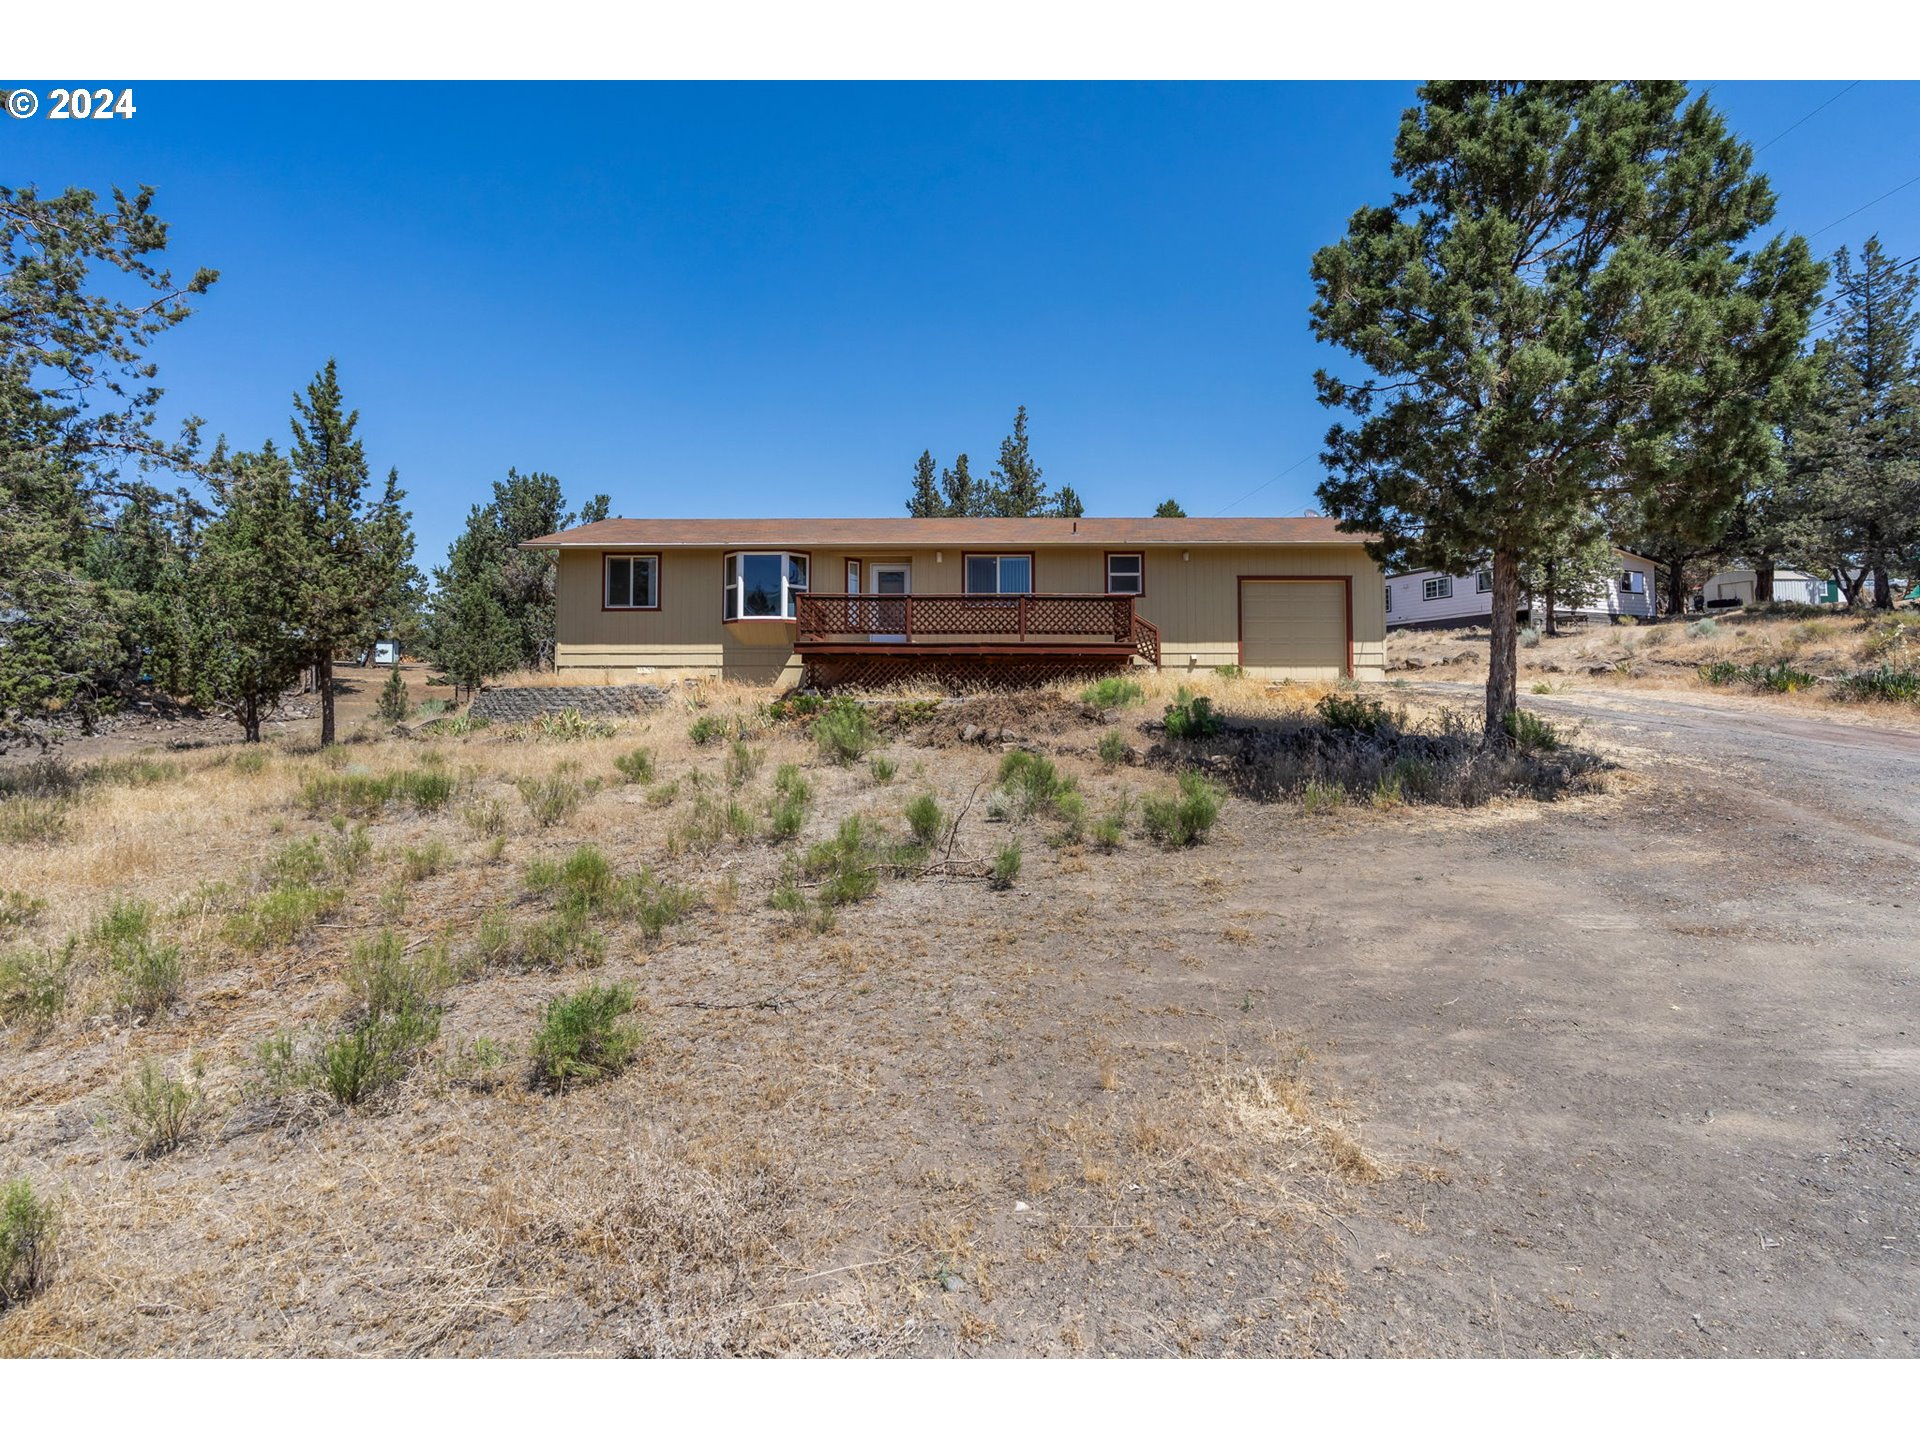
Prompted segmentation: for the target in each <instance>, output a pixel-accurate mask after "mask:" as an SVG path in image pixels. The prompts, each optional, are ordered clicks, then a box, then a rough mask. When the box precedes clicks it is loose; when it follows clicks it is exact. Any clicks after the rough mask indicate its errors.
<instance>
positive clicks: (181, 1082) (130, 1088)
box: [112, 1055, 207, 1159]
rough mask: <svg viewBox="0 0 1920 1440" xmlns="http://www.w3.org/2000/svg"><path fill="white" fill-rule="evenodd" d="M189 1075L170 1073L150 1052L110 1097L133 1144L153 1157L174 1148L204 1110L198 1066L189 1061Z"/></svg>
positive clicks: (120, 1126)
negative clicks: (183, 1076)
mask: <svg viewBox="0 0 1920 1440" xmlns="http://www.w3.org/2000/svg"><path fill="white" fill-rule="evenodd" d="M188 1075H189V1076H190V1077H191V1078H182V1077H180V1076H178V1075H170V1074H168V1073H167V1068H166V1067H165V1066H164V1065H162V1064H161V1063H160V1062H159V1060H157V1059H156V1058H154V1057H153V1056H151V1055H149V1056H147V1057H146V1058H145V1059H143V1060H141V1061H140V1063H139V1064H138V1065H136V1066H134V1068H133V1073H132V1074H130V1075H128V1076H127V1077H126V1079H124V1080H122V1081H121V1082H120V1087H119V1089H118V1090H117V1091H116V1092H115V1093H114V1097H113V1101H112V1111H113V1118H114V1120H115V1121H116V1122H117V1124H118V1126H119V1129H120V1132H121V1133H122V1134H123V1135H125V1136H126V1138H127V1139H128V1140H129V1141H131V1142H132V1144H133V1147H134V1148H135V1149H136V1150H138V1151H139V1152H140V1154H142V1155H144V1156H146V1157H147V1158H148V1159H152V1158H153V1157H154V1156H156V1155H164V1154H166V1153H167V1152H168V1151H169V1150H176V1149H178V1148H179V1147H180V1145H181V1144H182V1143H183V1142H184V1141H185V1140H186V1138H187V1137H188V1135H190V1134H191V1133H192V1132H193V1129H194V1127H195V1126H196V1125H197V1124H199V1122H200V1119H201V1117H202V1115H203V1114H204V1113H205V1112H206V1108H207V1100H206V1096H205V1095H204V1094H203V1093H202V1092H201V1089H200V1077H201V1069H200V1067H199V1066H198V1065H197V1064H195V1063H193V1062H189V1064H188Z"/></svg>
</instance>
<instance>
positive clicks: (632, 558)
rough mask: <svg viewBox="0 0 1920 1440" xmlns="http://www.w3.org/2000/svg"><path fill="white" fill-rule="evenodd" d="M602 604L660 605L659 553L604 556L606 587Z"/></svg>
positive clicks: (622, 607)
mask: <svg viewBox="0 0 1920 1440" xmlns="http://www.w3.org/2000/svg"><path fill="white" fill-rule="evenodd" d="M601 605H602V606H603V608H605V609H608V610H658V609H659V608H660V557H659V556H658V555H609V556H607V575H606V589H605V591H604V592H603V595H602V598H601Z"/></svg>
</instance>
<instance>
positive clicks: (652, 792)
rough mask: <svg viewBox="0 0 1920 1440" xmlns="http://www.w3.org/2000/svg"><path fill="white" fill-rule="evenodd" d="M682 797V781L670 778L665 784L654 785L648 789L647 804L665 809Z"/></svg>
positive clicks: (657, 808) (658, 808)
mask: <svg viewBox="0 0 1920 1440" xmlns="http://www.w3.org/2000/svg"><path fill="white" fill-rule="evenodd" d="M679 798H680V782H679V781H678V780H669V781H668V782H667V783H666V784H664V785H655V786H652V787H651V788H650V789H649V790H648V791H647V804H649V805H651V806H653V808H654V809H656V810H664V809H666V808H667V806H669V805H671V804H673V802H674V801H675V800H677V799H679Z"/></svg>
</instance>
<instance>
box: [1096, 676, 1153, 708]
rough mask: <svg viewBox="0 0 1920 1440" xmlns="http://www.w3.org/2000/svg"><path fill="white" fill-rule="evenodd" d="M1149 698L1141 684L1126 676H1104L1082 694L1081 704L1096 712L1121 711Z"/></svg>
mask: <svg viewBox="0 0 1920 1440" xmlns="http://www.w3.org/2000/svg"><path fill="white" fill-rule="evenodd" d="M1146 698H1147V692H1146V691H1145V690H1142V689H1141V688H1140V682H1139V681H1137V680H1129V679H1127V678H1126V676H1124V675H1104V676H1102V677H1101V678H1100V679H1098V680H1096V681H1094V682H1093V684H1091V685H1089V686H1087V688H1086V689H1084V690H1082V691H1081V692H1080V703H1081V704H1083V705H1088V706H1091V707H1092V708H1093V709H1095V710H1119V709H1122V708H1124V707H1126V706H1128V705H1138V704H1140V702H1141V701H1143V700H1145V699H1146Z"/></svg>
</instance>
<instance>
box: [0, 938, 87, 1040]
mask: <svg viewBox="0 0 1920 1440" xmlns="http://www.w3.org/2000/svg"><path fill="white" fill-rule="evenodd" d="M79 948H80V942H79V941H78V940H77V939H69V940H67V941H66V943H65V944H63V945H61V946H59V947H58V948H56V947H54V946H51V945H44V946H18V947H16V948H14V949H12V950H9V951H7V952H6V953H5V954H4V955H0V1020H5V1021H6V1022H7V1023H8V1024H10V1025H28V1026H31V1027H33V1028H34V1029H43V1028H45V1027H46V1026H49V1025H51V1024H53V1022H54V1021H55V1020H57V1019H58V1018H59V1017H60V1012H61V1011H62V1010H64V1009H66V1006H67V991H68V989H69V987H70V986H71V984H72V979H73V957H74V953H75V952H76V951H77V950H78V949H79Z"/></svg>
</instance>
